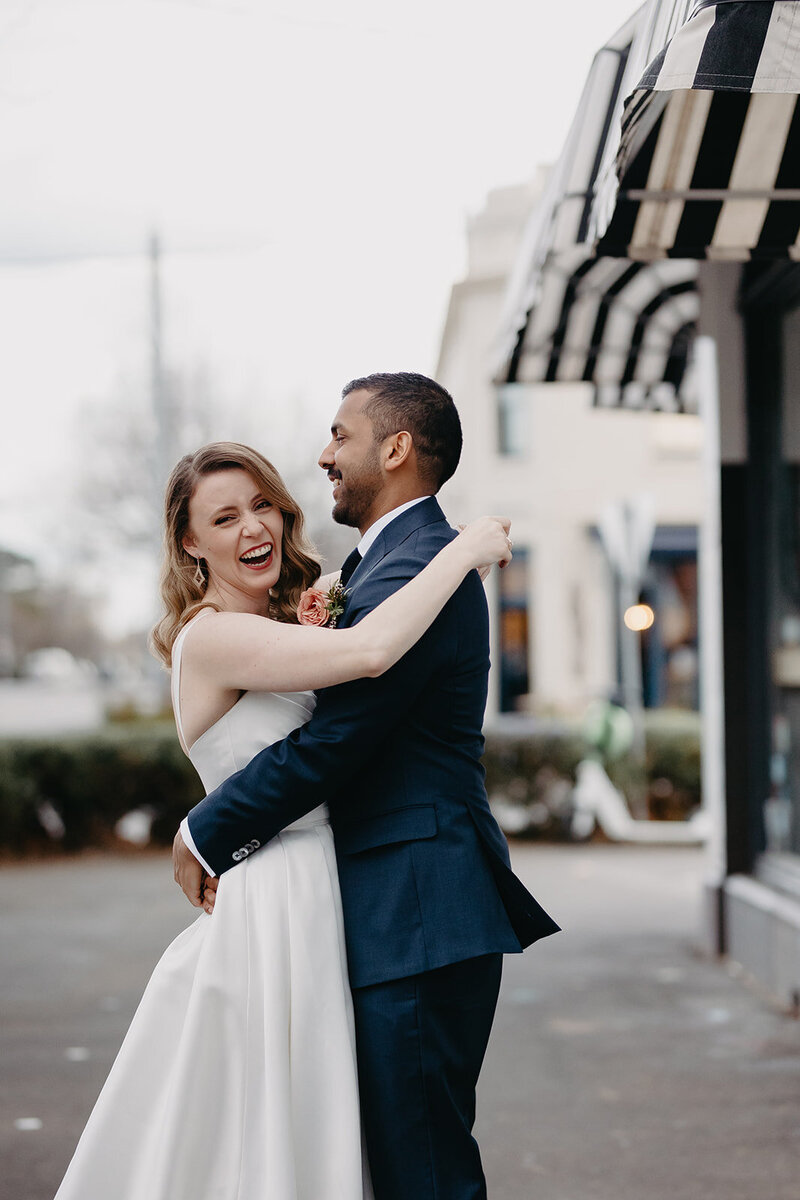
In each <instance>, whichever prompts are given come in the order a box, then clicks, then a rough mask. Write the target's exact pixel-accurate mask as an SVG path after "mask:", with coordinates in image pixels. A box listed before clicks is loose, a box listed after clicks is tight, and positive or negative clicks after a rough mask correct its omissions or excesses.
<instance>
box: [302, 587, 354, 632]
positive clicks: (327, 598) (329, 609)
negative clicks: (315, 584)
mask: <svg viewBox="0 0 800 1200" xmlns="http://www.w3.org/2000/svg"><path fill="white" fill-rule="evenodd" d="M346 595H347V589H346V588H343V587H342V585H341V583H339V582H338V581H337V582H336V583H334V585H333V587H331V588H329V589H328V591H327V592H321V591H320V590H319V588H307V589H306V591H304V592H303V594H302V596H301V597H300V600H299V602H298V605H297V619H298V621H299V622H300V624H301V625H327V626H328V628H329V629H335V628H336V622H337V621H338V619H339V617H340V616H341V615H342V613H343V612H344V601H345V597H346Z"/></svg>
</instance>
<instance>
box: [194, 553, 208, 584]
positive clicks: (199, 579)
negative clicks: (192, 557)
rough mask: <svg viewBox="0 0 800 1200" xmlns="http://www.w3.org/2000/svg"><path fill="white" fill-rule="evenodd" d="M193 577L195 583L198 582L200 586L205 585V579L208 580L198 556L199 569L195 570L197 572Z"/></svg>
mask: <svg viewBox="0 0 800 1200" xmlns="http://www.w3.org/2000/svg"><path fill="white" fill-rule="evenodd" d="M192 578H193V579H194V581H195V583H196V584H197V586H198V587H202V586H203V584H204V583H205V581H206V577H205V575H204V574H203V571H202V568H201V566H200V559H199V558H198V560H197V570H196V571H195V573H194V575H193V577H192Z"/></svg>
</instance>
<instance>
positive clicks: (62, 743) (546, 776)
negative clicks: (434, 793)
mask: <svg viewBox="0 0 800 1200" xmlns="http://www.w3.org/2000/svg"><path fill="white" fill-rule="evenodd" d="M646 735H647V771H646V775H647V780H646V785H647V794H648V807H649V811H650V815H651V816H652V817H658V818H661V819H669V818H673V819H679V818H684V817H686V816H688V815H689V813H690V812H691V811H692V810H693V809H694V808H696V807H697V805H698V804H699V801H700V729H699V719H698V717H697V714H694V713H663V712H657V713H650V714H648V715H647V722H646ZM587 753H588V748H587V746H586V744H585V742H584V740H583V737H582V735H581V732H580V729H579V727H578V726H568V725H556V724H551V725H547V726H542V727H539V728H538V729H537V730H536V731H535V732H514V733H501V732H490V733H488V734H487V738H486V755H485V758H484V763H485V766H486V776H487V787H488V790H489V795H490V796H491V795H492V794H497V795H502V796H503V798H504V799H506V800H507V801H511V802H512V803H519V804H521V805H530V804H532V803H534V804H538V805H540V807H541V806H543V807H541V811H542V814H543V819H542V821H541V825H540V831H541V833H542V834H543V835H548V834H550V835H554V836H560V833H561V832H562V831H563V827H564V824H565V820H566V816H567V815H568V809H569V783H570V782H571V781H572V780H574V778H575V768H576V766H577V764H578V763H579V762H580V760H581V759H582V758H583V757H585V756H586V754H587ZM607 765H608V770H609V774H610V775H611V777H612V779H614V782H615V783H616V784H617V786H618V787H620V788H621V789H622V790H623V791H626V790H627V787H628V786H629V785H630V783H631V781H632V780H634V779H635V774H636V773H635V771H634V769H633V767H632V766H631V764H630V762H629V761H626V760H622V761H618V762H615V763H609V764H607ZM202 794H203V789H202V786H201V784H200V781H199V779H198V778H197V776H196V774H195V772H194V769H193V767H192V766H191V764H190V763H189V761H188V759H186V757H185V756H184V755H183V753H182V752H181V749H180V746H179V745H178V739H177V736H176V733H175V727H174V725H173V724H172V722H169V721H167V722H159V723H157V724H151V725H149V726H145V727H143V726H142V725H135V724H134V725H122V726H109V727H108V728H107V729H104V730H103V731H102V732H99V733H96V734H92V735H90V736H89V735H87V736H82V737H69V738H61V739H59V740H58V741H52V740H51V741H45V740H27V739H13V740H12V739H7V740H0V849H3V850H4V851H6V852H10V853H13V854H19V853H25V852H29V851H38V850H41V849H43V848H45V847H51V848H57V847H58V848H61V849H63V850H65V851H74V850H78V849H82V848H84V847H87V846H104V845H110V844H113V842H114V841H115V836H114V826H115V824H116V822H117V821H118V820H119V818H120V817H121V816H123V815H124V814H125V813H127V812H129V811H130V810H131V809H135V808H140V807H144V806H149V807H151V808H152V809H153V810H154V811H155V814H156V815H155V820H154V822H153V827H152V840H153V842H155V843H156V844H161V845H169V844H170V843H171V841H172V838H173V836H174V834H175V830H176V829H177V827H178V825H179V823H180V821H181V819H182V818H183V817H184V816H185V814H186V813H187V812H188V810H189V809H190V808H191V807H192V806H193V805H194V804H196V803H197V801H198V800H199V799H200V798H201V797H202ZM47 802H49V804H51V805H52V807H53V808H54V809H55V810H56V812H57V813H58V814H59V816H60V817H61V819H62V821H63V823H64V826H65V834H64V837H63V838H61V839H60V840H58V841H57V842H53V840H52V839H51V838H50V837H49V836H48V834H47V833H46V832H45V830H44V829H43V827H42V824H41V821H40V820H39V817H38V815H37V813H38V811H39V810H40V808H41V806H42V805H44V804H46V803H47ZM545 809H547V812H545Z"/></svg>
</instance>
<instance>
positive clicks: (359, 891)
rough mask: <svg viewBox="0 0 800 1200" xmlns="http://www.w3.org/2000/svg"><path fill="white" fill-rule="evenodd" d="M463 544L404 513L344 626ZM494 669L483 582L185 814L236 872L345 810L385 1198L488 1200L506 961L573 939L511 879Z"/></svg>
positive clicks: (369, 1083) (365, 1055)
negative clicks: (491, 728)
mask: <svg viewBox="0 0 800 1200" xmlns="http://www.w3.org/2000/svg"><path fill="white" fill-rule="evenodd" d="M455 536H456V535H455V533H454V531H453V530H452V529H451V528H450V527H449V525H448V524H447V522H446V520H445V518H444V515H443V513H442V511H441V509H440V507H439V505H438V504H437V502H436V500H434V499H433V498H429V499H426V500H423V501H422V502H421V503H419V504H417V505H415V506H414V507H412V508H411V509H408V510H406V511H405V512H404V513H401V515H400V516H399V517H397V518H396V519H395V520H394V521H392V522H391V523H390V524H389V525H388V526H387V527H386V528H385V529H384V530H383V531H382V532H381V533H380V534H379V536H378V537H377V538H376V540H375V542H374V543H373V545H372V546H371V547H370V549H369V550H368V552H367V554H366V556H365V558H364V560H363V561H362V562H361V563H360V564H359V566H358V568H357V569H356V571H355V573H354V574H353V576H352V578H351V580H350V582H349V585H348V596H347V603H346V607H345V613H344V615H343V617H342V618H341V619H340V625H341V626H347V625H353V624H355V623H356V622H357V621H358V620H360V619H361V617H363V616H364V615H365V614H366V613H368V612H370V611H371V610H372V609H373V608H375V607H376V605H378V604H379V603H380V602H381V601H382V600H384V599H385V598H386V597H387V596H388V595H390V594H391V593H392V592H394V591H396V590H397V589H398V588H400V587H402V585H403V584H404V583H406V582H408V580H409V579H411V578H412V577H413V576H415V575H417V574H418V573H419V572H420V571H421V570H422V568H423V567H424V566H426V564H427V563H428V562H430V560H431V559H432V558H433V557H434V555H435V554H436V552H437V551H438V550H440V549H441V548H442V546H444V545H445V544H446V543H447V542H449V541H450V540H451V539H452V538H453V537H455ZM331 637H336V633H335V632H331ZM488 669H489V647H488V614H487V606H486V600H485V596H484V591H483V586H482V584H481V582H480V579H479V578H478V575H477V573H476V572H472V573H471V574H470V575H469V576H468V577H467V578H466V579H465V580H464V582H463V583H462V585H461V586H460V588H459V589H458V591H457V592H456V594H455V595H454V596H453V597H452V599H451V600H450V601H449V603H448V604H447V605H446V606H445V608H444V609H443V610H442V612H441V613H440V615H439V616H438V618H437V619H436V621H434V623H433V624H432V626H431V627H430V629H429V630H428V631H427V633H425V634H424V635H423V637H422V638H421V639H420V640H419V642H417V644H416V645H415V646H414V647H413V648H412V649H411V651H409V653H408V654H407V655H405V657H404V658H403V659H402V660H401V661H400V662H399V663H397V664H396V666H394V667H393V668H392V669H391V670H390V671H388V672H387V673H386V674H385V675H383V676H381V677H380V678H378V679H361V680H356V681H354V682H352V683H347V684H341V685H339V686H337V687H332V688H325V689H324V690H321V691H320V692H319V694H318V700H317V708H316V711H315V713H314V715H313V717H312V718H311V720H310V721H309V722H308V724H306V725H304V726H302V727H301V728H300V729H298V730H296V731H295V732H294V733H292V734H291V735H290V736H289V737H288V738H286V739H285V740H284V741H282V742H278V743H276V744H275V745H273V746H270V747H268V748H267V749H265V750H263V751H262V752H261V753H260V754H258V755H256V757H255V758H254V759H253V761H252V762H250V763H249V764H248V765H247V766H246V767H245V768H244V769H243V770H242V771H239V772H238V773H237V774H236V775H233V776H232V777H231V778H230V779H228V780H226V782H225V783H224V784H222V786H221V787H219V788H217V789H216V791H214V792H211V793H210V794H209V795H208V796H207V797H206V798H205V799H204V800H202V801H201V802H200V803H199V804H198V805H197V806H196V807H195V808H194V809H192V811H191V813H190V814H189V826H190V828H191V832H192V836H193V838H194V840H195V843H196V845H197V848H198V850H199V852H200V854H201V855H202V856H203V858H204V859H205V860H206V862H208V863H209V865H210V866H211V867H212V868H213V869H214V870H215V871H216V872H217V873H222V872H224V871H226V870H228V869H229V868H230V867H232V866H234V865H235V863H236V862H237V861H239V859H240V858H241V857H242V847H243V845H245V846H248V847H249V845H250V844H251V843H261V844H263V843H265V842H267V841H269V839H270V838H272V837H274V836H275V834H277V833H279V832H280V830H281V829H283V828H284V827H285V826H286V825H288V824H290V823H291V822H292V821H293V820H296V819H297V818H298V817H299V816H301V815H302V814H303V813H305V812H308V811H310V810H311V809H312V808H315V807H316V806H317V805H318V804H320V803H321V802H322V801H327V803H328V805H329V807H330V813H331V823H332V826H333V832H334V837H335V841H336V852H337V860H338V864H339V879H340V884H341V892H342V904H343V908H344V917H345V932H346V938H347V953H348V965H349V972H350V982H351V985H352V987H353V989H354V1001H355V1008H356V1028H357V1037H358V1051H359V1070H360V1075H361V1090H362V1102H363V1108H364V1117H365V1128H366V1133H367V1140H368V1148H369V1155H370V1165H371V1167H372V1171H373V1177H374V1184H375V1189H376V1197H377V1200H401V1198H402V1200H410V1197H412V1196H413V1197H414V1200H424V1198H426V1197H428V1196H430V1197H434V1196H435V1197H437V1198H438V1200H472V1198H473V1197H475V1198H477V1197H481V1196H483V1195H485V1185H484V1184H483V1175H482V1171H481V1167H480V1159H479V1157H478V1154H477V1147H476V1146H475V1143H474V1141H473V1140H472V1138H471V1133H470V1131H471V1126H472V1122H473V1120H474V1088H475V1082H476V1081H477V1074H478V1071H479V1070H480V1064H481V1061H482V1058H483V1052H484V1050H485V1046H486V1040H487V1039H488V1034H489V1029H490V1027H491V1021H492V1016H493V1013H494V1006H495V1002H496V998H497V989H498V987H499V963H500V958H499V956H500V955H501V954H502V953H507V952H511V953H513V952H519V951H520V950H522V949H523V947H525V946H527V945H529V944H530V943H531V942H533V941H536V940H537V939H538V938H540V937H544V936H547V935H548V934H550V933H555V932H557V930H558V926H557V925H556V924H555V922H554V921H553V920H552V919H551V918H550V917H549V916H548V915H547V913H545V912H544V910H543V909H542V908H541V907H540V906H539V904H538V903H537V902H536V900H534V898H533V897H532V896H531V895H530V893H529V892H528V891H527V890H526V889H525V887H524V886H523V885H522V883H521V882H520V881H519V880H518V879H517V878H516V876H515V875H514V874H513V873H512V871H511V868H510V865H509V857H508V849H507V846H506V843H505V839H504V838H503V835H502V833H501V832H500V830H499V828H498V826H497V824H496V822H495V820H494V818H493V817H492V815H491V812H490V810H489V805H488V802H487V799H486V792H485V789H484V773H483V768H482V766H481V763H480V758H481V754H482V751H483V737H482V734H481V727H482V723H483V714H484V707H485V703H486V689H487V676H488ZM431 1105H432V1106H433V1109H434V1110H435V1111H431Z"/></svg>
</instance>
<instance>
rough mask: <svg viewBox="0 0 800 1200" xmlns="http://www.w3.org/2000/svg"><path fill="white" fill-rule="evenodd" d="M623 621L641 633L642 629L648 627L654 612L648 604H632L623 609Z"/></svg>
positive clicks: (653, 619) (653, 618)
mask: <svg viewBox="0 0 800 1200" xmlns="http://www.w3.org/2000/svg"><path fill="white" fill-rule="evenodd" d="M622 619H623V621H624V622H625V624H626V625H627V626H628V629H632V630H633V631H634V632H635V633H641V632H642V630H643V629H649V628H650V626H651V625H652V624H653V621H655V619H656V614H655V613H654V612H653V610H652V608H651V607H650V605H649V604H632V605H631V606H630V608H626V609H625V615H624V616H623V618H622Z"/></svg>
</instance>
